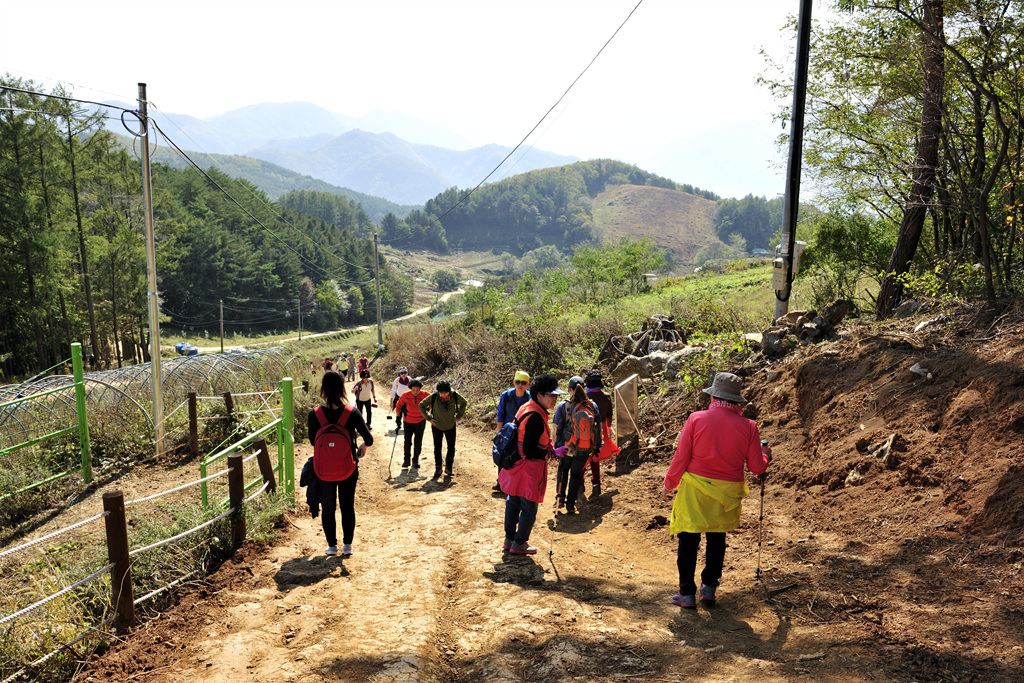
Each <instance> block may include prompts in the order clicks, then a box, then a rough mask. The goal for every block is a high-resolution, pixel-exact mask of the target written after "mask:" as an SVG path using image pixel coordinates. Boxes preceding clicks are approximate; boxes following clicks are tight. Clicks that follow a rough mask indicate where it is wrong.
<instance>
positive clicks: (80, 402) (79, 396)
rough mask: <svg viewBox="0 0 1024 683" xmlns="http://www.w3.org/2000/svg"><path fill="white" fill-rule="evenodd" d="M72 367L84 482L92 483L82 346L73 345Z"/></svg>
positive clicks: (76, 343)
mask: <svg viewBox="0 0 1024 683" xmlns="http://www.w3.org/2000/svg"><path fill="white" fill-rule="evenodd" d="M71 367H72V372H74V373H75V412H77V413H78V443H79V447H80V449H81V452H82V480H83V481H84V482H85V483H86V484H88V483H89V482H91V481H92V455H91V451H90V448H89V420H88V419H87V418H86V412H85V410H86V405H85V371H84V369H83V367H82V345H81V344H80V343H79V342H75V343H74V344H72V345H71Z"/></svg>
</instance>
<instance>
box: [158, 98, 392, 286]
mask: <svg viewBox="0 0 1024 683" xmlns="http://www.w3.org/2000/svg"><path fill="white" fill-rule="evenodd" d="M153 109H155V110H157V111H159V109H157V108H156V107H153ZM160 115H161V116H163V117H164V118H165V119H167V120H168V121H170V123H171V125H173V126H174V127H175V128H177V129H178V130H179V131H181V134H182V135H184V136H185V137H186V138H188V140H189V141H190V142H191V143H192V144H193V145H195V146H196V147H198V148H199V151H200V152H202V153H203V154H205V155H206V156H208V157H209V158H210V160H211V161H213V163H214V164H217V160H216V159H214V158H213V155H212V154H210V153H209V152H207V151H205V150H204V149H203V148H202V147H201V146H200V144H199V143H198V142H196V141H195V140H193V139H192V137H191V136H189V134H188V133H186V132H185V131H184V130H182V128H181V126H179V125H178V124H177V123H175V122H174V121H173V120H172V119H171V118H170V117H169V116H167V114H164V113H163V112H160ZM154 125H157V124H154ZM160 133H161V134H162V135H163V136H164V138H166V137H167V134H166V133H164V132H163V131H162V130H161V131H160ZM217 165H218V167H219V164H217ZM220 170H221V172H222V173H225V175H227V173H226V172H225V171H224V169H223V168H221V169H220ZM245 189H246V190H248V191H249V194H251V195H252V196H253V197H255V198H256V200H257V201H259V202H260V203H261V204H263V205H264V206H266V207H267V208H268V209H269V210H270V211H271V213H273V214H274V215H275V216H277V218H278V219H279V220H280V221H281V222H283V223H285V224H286V225H288V226H289V227H290V228H292V229H293V230H295V231H296V232H297V233H299V234H300V235H302V236H303V237H305V238H306V239H310V237H309V236H308V235H306V234H305V233H303V232H302V231H301V230H299V229H298V228H297V227H295V226H294V225H293V224H292V223H291V221H289V220H288V219H286V218H285V217H284V216H282V215H281V214H279V213H277V212H276V211H274V208H273V206H272V205H270V204H268V203H267V202H265V201H263V198H262V197H260V196H259V195H258V194H256V193H255V192H253V191H252V190H251V189H249V188H248V187H246V188H245ZM346 201H349V200H348V199H346ZM310 241H312V240H310ZM328 254H329V255H330V256H331V257H332V258H334V259H336V260H338V261H340V262H341V263H344V264H346V265H349V266H352V267H353V268H359V269H361V270H366V271H371V270H373V269H372V268H370V267H368V266H361V265H359V264H357V263H352V262H351V261H348V260H346V259H343V258H341V257H340V256H338V255H336V254H333V253H331V252H328Z"/></svg>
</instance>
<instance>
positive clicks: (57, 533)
mask: <svg viewBox="0 0 1024 683" xmlns="http://www.w3.org/2000/svg"><path fill="white" fill-rule="evenodd" d="M108 514H110V513H109V512H106V511H104V512H101V513H100V514H98V515H94V516H92V517H89V518H88V519H83V520H82V521H81V522H75V523H74V524H72V525H71V526H69V527H65V528H64V529H58V530H57V531H54V532H53V533H50V534H47V535H45V536H40V537H39V538H37V539H35V540H34V541H29V542H28V543H24V544H22V545H19V546H17V547H16V548H8V549H7V550H4V551H3V552H0V560H2V559H4V558H5V557H7V556H8V555H13V554H14V553H16V552H18V551H21V550H26V549H28V548H31V547H32V546H34V545H39V544H40V543H45V542H47V541H49V540H50V539H51V538H56V537H57V536H60V535H61V534H66V533H67V532H69V531H74V530H75V529H77V528H79V527H83V526H85V525H86V524H89V523H90V522H95V521H96V520H98V519H103V518H104V517H106V516H107V515H108Z"/></svg>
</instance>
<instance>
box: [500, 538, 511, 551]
mask: <svg viewBox="0 0 1024 683" xmlns="http://www.w3.org/2000/svg"><path fill="white" fill-rule="evenodd" d="M501 549H502V550H504V551H505V552H508V551H509V550H511V549H512V539H510V538H506V539H505V542H504V543H502V544H501Z"/></svg>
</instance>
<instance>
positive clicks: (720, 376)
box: [703, 372, 747, 403]
mask: <svg viewBox="0 0 1024 683" xmlns="http://www.w3.org/2000/svg"><path fill="white" fill-rule="evenodd" d="M742 388H743V380H742V379H740V378H739V377H738V376H736V375H734V374H732V373H731V372H719V373H717V374H716V375H715V379H714V381H713V382H711V386H710V387H707V388H705V389H703V391H704V393H705V394H708V395H710V396H714V397H715V398H720V399H722V400H724V401H732V402H733V403H747V399H745V398H743V394H741V393H740V389H742Z"/></svg>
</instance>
